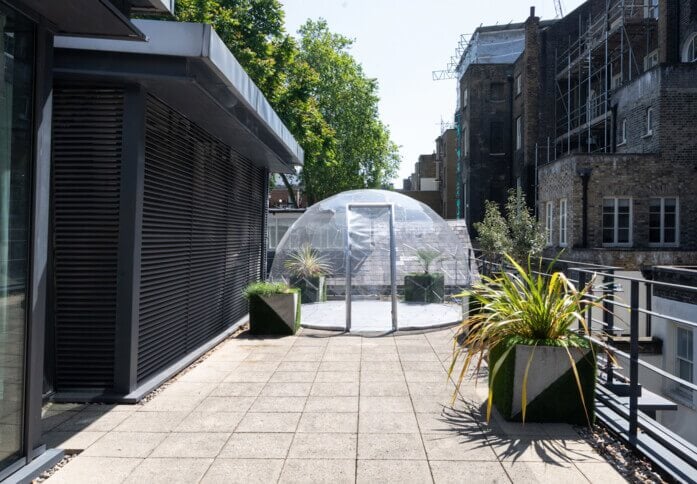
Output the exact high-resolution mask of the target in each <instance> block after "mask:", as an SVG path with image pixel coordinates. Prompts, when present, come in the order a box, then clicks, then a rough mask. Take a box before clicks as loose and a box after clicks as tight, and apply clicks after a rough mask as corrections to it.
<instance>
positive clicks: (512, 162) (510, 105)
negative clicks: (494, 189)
mask: <svg viewBox="0 0 697 484" xmlns="http://www.w3.org/2000/svg"><path fill="white" fill-rule="evenodd" d="M506 81H507V82H508V116H506V117H507V118H508V119H509V120H510V125H509V128H508V154H509V156H510V161H509V162H508V183H506V185H508V187H509V188H511V187H512V186H513V180H514V179H515V168H514V166H515V163H516V159H515V154H516V153H515V140H514V138H515V131H514V130H515V119H513V97H514V94H513V76H512V75H510V74H509V75H508V76H507V77H506ZM521 114H522V113H521Z"/></svg>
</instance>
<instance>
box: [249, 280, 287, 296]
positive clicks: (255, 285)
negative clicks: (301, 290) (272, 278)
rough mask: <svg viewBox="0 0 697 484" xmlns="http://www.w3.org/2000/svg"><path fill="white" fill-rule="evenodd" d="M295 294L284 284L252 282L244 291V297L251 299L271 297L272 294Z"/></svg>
mask: <svg viewBox="0 0 697 484" xmlns="http://www.w3.org/2000/svg"><path fill="white" fill-rule="evenodd" d="M290 292H293V290H292V289H291V288H289V287H288V286H287V285H286V284H284V283H282V282H264V281H257V282H252V283H250V284H249V285H247V287H246V288H245V289H244V297H245V298H247V299H250V298H251V297H253V296H271V295H272V294H288V293H290Z"/></svg>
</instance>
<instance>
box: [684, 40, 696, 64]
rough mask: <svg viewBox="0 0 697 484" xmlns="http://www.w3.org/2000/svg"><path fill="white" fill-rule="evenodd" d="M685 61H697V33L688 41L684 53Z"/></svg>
mask: <svg viewBox="0 0 697 484" xmlns="http://www.w3.org/2000/svg"><path fill="white" fill-rule="evenodd" d="M683 61H684V62H696V61H697V34H693V35H692V37H690V39H689V40H688V41H687V45H686V46H685V54H684V55H683Z"/></svg>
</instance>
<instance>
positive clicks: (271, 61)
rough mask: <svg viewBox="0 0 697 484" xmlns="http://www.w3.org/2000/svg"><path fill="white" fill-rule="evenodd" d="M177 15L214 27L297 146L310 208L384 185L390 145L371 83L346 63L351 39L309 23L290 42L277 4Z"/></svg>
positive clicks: (185, 4) (181, 9) (203, 0)
mask: <svg viewBox="0 0 697 484" xmlns="http://www.w3.org/2000/svg"><path fill="white" fill-rule="evenodd" d="M176 14H177V18H178V19H179V20H180V21H187V22H203V23H208V24H211V25H212V26H213V28H214V29H215V30H216V32H217V33H218V35H219V36H220V37H221V39H222V40H223V42H224V43H225V45H226V46H227V47H228V48H229V49H230V51H231V52H232V53H233V55H234V56H235V57H236V58H237V60H238V61H239V62H240V64H241V65H242V67H243V68H244V69H245V70H246V71H247V73H248V74H249V76H250V77H251V78H252V80H253V81H254V82H255V83H256V85H257V86H258V87H259V88H260V89H261V91H262V92H263V93H264V95H265V96H266V98H267V99H268V100H269V102H270V103H271V105H272V106H273V108H274V109H275V110H276V112H277V113H278V115H279V116H280V117H281V119H282V120H283V121H284V123H285V124H286V126H287V127H288V129H289V131H290V132H291V133H292V134H293V136H294V137H295V139H296V140H297V141H298V143H299V144H300V146H302V148H303V149H304V151H305V164H304V167H303V170H302V173H301V175H300V180H301V183H302V185H303V186H304V189H305V194H306V196H307V198H308V200H309V201H310V202H311V203H313V202H315V201H318V200H321V199H323V198H325V197H328V196H330V195H333V194H335V193H338V192H341V191H344V190H349V189H355V188H381V187H383V186H385V185H387V182H388V181H389V180H390V178H392V177H393V175H394V174H395V173H396V170H397V167H398V165H399V156H398V150H397V146H396V145H395V144H394V143H393V142H392V141H391V140H390V135H389V131H388V130H387V127H386V126H385V125H384V124H383V123H382V122H381V121H380V118H379V113H378V97H377V81H375V80H374V79H368V78H366V76H365V74H364V72H363V69H362V67H361V66H360V64H358V63H357V62H356V60H355V59H354V58H353V57H352V56H351V54H350V52H349V49H350V47H351V44H352V43H353V42H352V41H351V40H350V39H348V38H346V37H343V36H341V35H337V34H333V33H331V32H330V31H329V29H328V27H327V24H326V22H325V21H324V20H319V21H311V20H308V22H307V23H305V25H303V27H302V28H301V29H300V31H299V35H300V38H299V40H298V41H296V40H295V39H294V38H293V37H291V36H290V35H288V34H287V33H286V31H285V26H284V13H283V8H282V6H281V4H280V2H279V1H278V0H177V3H176ZM282 178H283V181H284V183H286V186H289V185H290V184H289V182H288V180H287V178H286V177H282ZM289 191H290V192H291V193H292V190H289Z"/></svg>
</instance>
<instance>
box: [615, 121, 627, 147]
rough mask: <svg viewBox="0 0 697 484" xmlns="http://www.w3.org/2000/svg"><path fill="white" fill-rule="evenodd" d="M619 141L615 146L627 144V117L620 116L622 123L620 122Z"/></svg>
mask: <svg viewBox="0 0 697 484" xmlns="http://www.w3.org/2000/svg"><path fill="white" fill-rule="evenodd" d="M620 127H621V129H620V135H621V137H620V142H619V144H618V145H617V146H622V145H626V144H627V118H626V117H625V118H622V123H620Z"/></svg>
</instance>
